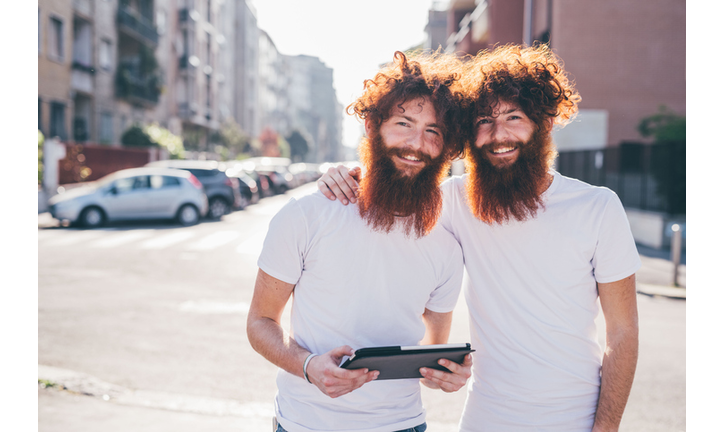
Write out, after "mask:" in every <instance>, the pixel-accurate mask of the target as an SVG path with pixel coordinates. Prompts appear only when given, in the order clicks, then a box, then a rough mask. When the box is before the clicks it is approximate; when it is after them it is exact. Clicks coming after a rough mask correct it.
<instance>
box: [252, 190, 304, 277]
mask: <svg viewBox="0 0 724 432" xmlns="http://www.w3.org/2000/svg"><path fill="white" fill-rule="evenodd" d="M306 247H307V224H306V219H305V217H304V214H303V212H302V210H301V208H300V206H299V203H298V202H297V201H296V200H295V199H294V198H292V199H291V200H290V201H289V202H288V203H287V204H286V205H285V206H284V207H282V209H281V210H279V212H278V213H277V214H276V215H275V216H274V217H273V218H272V220H271V222H269V231H268V232H267V235H266V238H265V239H264V247H263V248H262V251H261V255H260V256H259V260H258V261H257V265H258V266H259V268H260V269H261V270H263V271H264V272H265V273H267V274H268V275H269V276H272V277H274V278H276V279H279V280H280V281H282V282H286V283H289V284H293V285H296V284H297V282H298V281H299V278H300V277H301V275H302V270H303V269H304V255H305V251H306Z"/></svg>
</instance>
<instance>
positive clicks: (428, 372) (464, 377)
mask: <svg viewBox="0 0 724 432" xmlns="http://www.w3.org/2000/svg"><path fill="white" fill-rule="evenodd" d="M438 363H440V365H441V366H445V367H446V368H448V369H449V370H450V372H444V371H439V370H436V369H429V368H421V369H420V373H421V374H422V376H423V378H422V379H420V382H421V383H423V384H424V385H426V386H427V387H430V388H432V389H440V390H442V391H444V392H446V393H452V392H456V391H458V390H460V389H461V388H462V387H463V386H464V385H465V383H466V382H467V381H468V378H470V375H471V372H470V369H471V367H472V366H473V355H472V354H468V355H466V356H465V359H464V360H463V363H462V364H457V363H455V362H453V361H450V360H447V359H440V360H439V361H438Z"/></svg>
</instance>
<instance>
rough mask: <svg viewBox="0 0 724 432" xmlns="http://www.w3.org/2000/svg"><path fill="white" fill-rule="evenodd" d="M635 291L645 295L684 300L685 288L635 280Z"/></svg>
mask: <svg viewBox="0 0 724 432" xmlns="http://www.w3.org/2000/svg"><path fill="white" fill-rule="evenodd" d="M636 292H637V293H639V294H643V295H647V296H659V297H668V298H672V299H680V300H686V288H676V287H671V286H668V287H667V286H661V285H651V284H646V283H640V282H637V283H636Z"/></svg>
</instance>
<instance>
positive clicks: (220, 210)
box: [209, 198, 229, 219]
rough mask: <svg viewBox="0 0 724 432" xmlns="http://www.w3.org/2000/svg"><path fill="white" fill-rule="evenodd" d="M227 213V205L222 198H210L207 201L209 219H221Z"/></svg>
mask: <svg viewBox="0 0 724 432" xmlns="http://www.w3.org/2000/svg"><path fill="white" fill-rule="evenodd" d="M227 213H229V204H228V203H227V202H226V200H225V199H223V198H212V199H211V201H209V217H210V218H211V219H221V216H223V215H225V214H227Z"/></svg>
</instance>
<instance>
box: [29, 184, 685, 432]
mask: <svg viewBox="0 0 724 432" xmlns="http://www.w3.org/2000/svg"><path fill="white" fill-rule="evenodd" d="M316 187H317V186H316V184H315V183H311V184H307V185H304V186H301V187H299V188H297V189H294V190H291V191H289V192H287V193H286V194H285V195H280V196H274V197H270V198H265V199H263V200H261V201H260V202H259V203H258V204H255V205H251V206H249V207H247V208H246V209H245V210H243V211H237V212H234V213H231V214H229V215H226V216H224V217H223V218H222V220H220V221H214V222H212V221H204V222H202V223H200V224H198V225H195V226H192V227H180V226H179V225H175V224H163V223H156V222H154V223H150V222H149V223H133V224H116V225H112V226H109V227H105V228H101V229H95V230H81V229H75V228H60V227H49V228H40V229H39V231H38V264H39V265H38V363H39V372H38V374H39V377H38V378H39V389H38V397H39V399H38V406H39V412H38V422H39V430H40V431H69V430H73V431H81V432H83V431H97V430H106V431H111V432H113V431H116V430H118V431H120V430H136V431H145V430H148V431H165V430H174V431H186V430H188V431H192V430H215V431H227V430H228V431H231V430H236V431H252V432H253V431H269V430H271V417H272V415H273V398H274V394H275V392H276V384H275V376H276V367H275V366H273V365H272V364H270V363H269V362H267V361H266V360H265V359H264V358H262V357H261V356H260V355H259V354H257V353H256V352H255V351H254V350H253V349H252V348H251V346H250V345H249V343H248V341H247V338H246V330H245V322H246V312H247V310H248V308H249V304H250V302H251V297H252V290H253V286H254V280H255V278H256V271H257V268H256V259H257V257H258V254H259V252H260V250H261V247H262V244H263V240H264V237H265V235H266V230H267V226H268V223H269V220H270V218H271V217H272V216H273V215H274V214H275V213H276V212H277V211H278V210H279V209H280V208H281V207H282V206H283V205H284V204H285V203H286V202H287V201H288V200H289V198H290V197H293V196H301V195H304V194H306V193H309V192H311V191H314V190H315V189H316ZM638 301H639V323H640V354H639V363H638V370H637V374H636V378H635V382H634V387H633V390H632V393H631V396H630V399H629V404H628V407H627V410H626V413H625V415H624V420H623V424H622V427H621V429H620V430H621V431H637V432H645V431H659V432H662V431H683V430H685V425H686V414H685V413H686V399H685V396H686V382H685V378H686V367H685V360H686V351H685V350H686V343H685V330H686V327H685V321H686V315H685V308H686V301H685V300H676V299H669V298H664V297H658V296H646V295H639V296H638ZM288 313H289V311H288V310H287V313H286V314H285V317H286V320H287V322H288V318H289V315H288ZM466 314H467V311H466V308H465V303H464V300H463V298H462V296H461V299H460V301H459V302H458V308H457V309H456V312H455V320H454V323H453V331H452V335H451V337H450V342H468V341H469V333H468V328H467V316H466ZM600 327H601V328H600V335H601V340H602V341H603V328H602V327H603V326H600ZM63 386H65V390H64V389H63ZM464 400H465V391H464V390H461V391H460V392H457V393H454V394H445V393H442V392H440V391H433V390H429V389H427V388H423V402H424V404H425V407H426V409H427V412H428V417H427V421H428V430H429V431H431V432H452V431H456V430H457V422H458V420H459V417H460V413H461V412H462V408H463V403H464Z"/></svg>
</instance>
